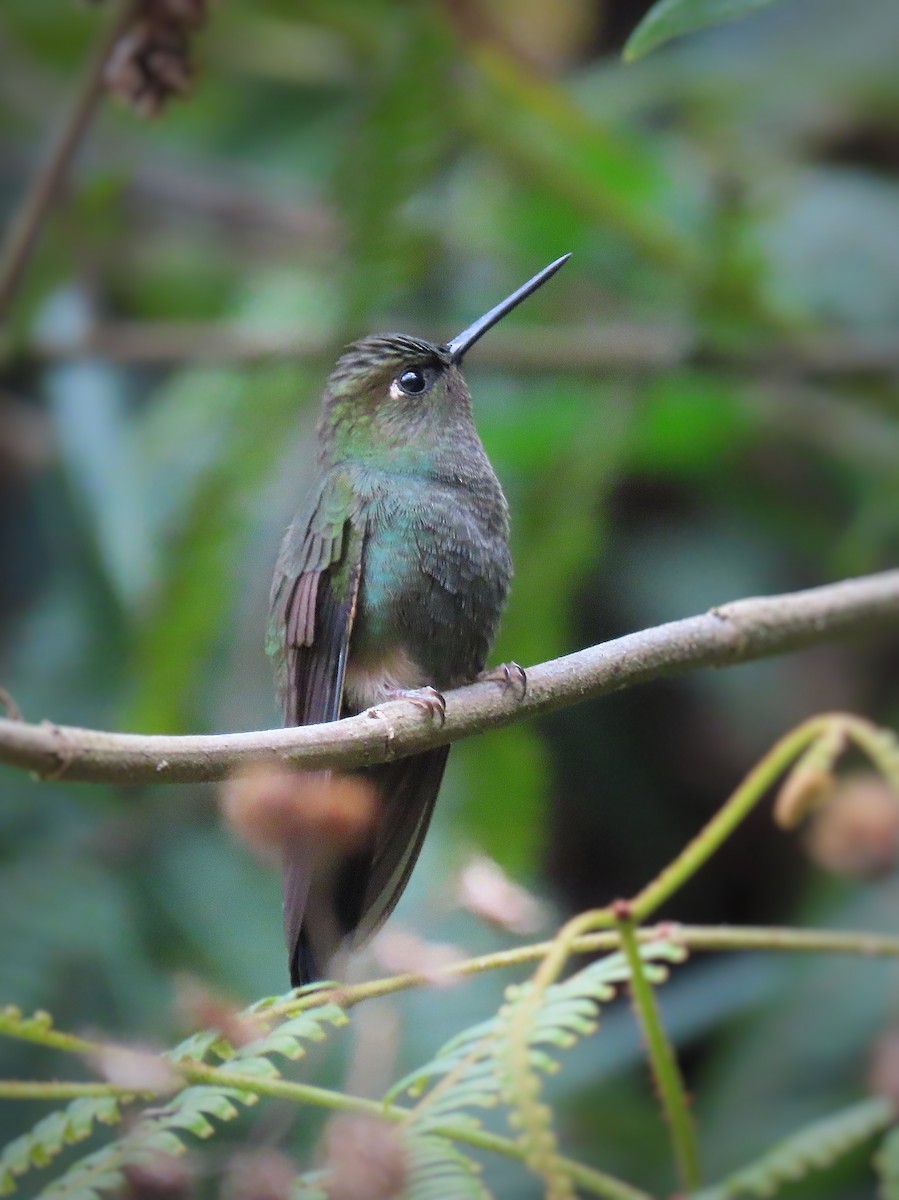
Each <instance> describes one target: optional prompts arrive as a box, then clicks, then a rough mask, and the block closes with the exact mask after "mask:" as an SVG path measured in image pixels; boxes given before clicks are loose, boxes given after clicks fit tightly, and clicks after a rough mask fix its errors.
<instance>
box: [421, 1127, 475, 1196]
mask: <svg viewBox="0 0 899 1200" xmlns="http://www.w3.org/2000/svg"><path fill="white" fill-rule="evenodd" d="M406 1153H407V1163H408V1176H407V1179H406V1187H405V1190H404V1192H403V1200H447V1198H448V1197H450V1196H451V1197H452V1198H453V1200H491V1193H490V1192H489V1191H488V1190H487V1188H486V1187H485V1186H484V1183H483V1180H482V1179H481V1168H480V1165H479V1164H478V1163H476V1162H474V1161H473V1160H472V1159H470V1158H469V1157H468V1156H467V1155H466V1154H463V1153H462V1151H461V1150H460V1149H459V1148H458V1146H456V1145H455V1144H454V1143H453V1142H451V1141H450V1140H449V1138H445V1137H438V1136H436V1135H435V1134H426V1135H418V1136H412V1137H409V1138H408V1139H407V1145H406Z"/></svg>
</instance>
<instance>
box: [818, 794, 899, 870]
mask: <svg viewBox="0 0 899 1200" xmlns="http://www.w3.org/2000/svg"><path fill="white" fill-rule="evenodd" d="M805 846H806V850H807V851H808V854H809V856H810V857H811V858H812V859H813V860H814V861H815V862H816V863H818V865H819V866H821V867H824V868H825V869H826V870H828V871H834V872H836V873H837V874H840V875H852V876H856V877H861V878H872V877H876V876H878V875H883V874H885V873H886V872H888V871H891V870H892V869H893V868H894V867H895V866H896V864H897V862H899V796H896V794H895V793H894V792H893V791H892V789H891V788H890V786H889V784H887V783H886V781H885V780H884V779H882V778H881V776H880V775H876V774H875V773H874V772H873V771H858V772H855V773H853V774H848V775H845V776H843V777H842V778H841V779H839V780H837V781H836V783H835V785H834V787H833V791H832V794H831V796H830V799H829V800H827V802H826V803H825V804H824V805H823V806H822V807H820V808H818V809H817V810H816V812H815V813H814V815H813V817H812V819H811V822H810V823H809V827H808V831H807V833H806V835H805Z"/></svg>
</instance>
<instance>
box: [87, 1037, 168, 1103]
mask: <svg viewBox="0 0 899 1200" xmlns="http://www.w3.org/2000/svg"><path fill="white" fill-rule="evenodd" d="M88 1061H89V1062H90V1064H91V1066H92V1067H93V1068H94V1070H95V1071H96V1072H97V1074H98V1075H100V1076H101V1077H102V1078H103V1079H105V1080H106V1082H107V1083H112V1084H114V1085H115V1086H116V1087H123V1088H130V1089H132V1090H133V1091H135V1092H171V1091H174V1090H175V1089H176V1088H177V1087H179V1086H180V1083H181V1078H180V1076H179V1075H178V1074H177V1072H175V1071H174V1070H173V1068H172V1066H171V1064H170V1063H168V1062H167V1061H166V1060H165V1059H164V1058H162V1057H161V1056H160V1055H159V1054H155V1053H154V1052H153V1051H152V1050H144V1049H142V1048H140V1047H137V1046H103V1047H101V1048H100V1049H98V1050H97V1051H95V1052H94V1053H93V1054H90V1055H89V1056H88Z"/></svg>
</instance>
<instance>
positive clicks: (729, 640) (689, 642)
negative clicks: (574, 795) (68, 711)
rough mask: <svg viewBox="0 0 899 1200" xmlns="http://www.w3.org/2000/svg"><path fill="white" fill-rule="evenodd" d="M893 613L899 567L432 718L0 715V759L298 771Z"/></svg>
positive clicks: (739, 611)
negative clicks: (125, 721) (150, 723)
mask: <svg viewBox="0 0 899 1200" xmlns="http://www.w3.org/2000/svg"><path fill="white" fill-rule="evenodd" d="M891 624H892V625H894V626H899V570H893V571H884V572H882V573H881V574H879V575H868V576H864V577H862V578H859V579H849V580H844V581H843V582H841V583H835V584H829V585H826V586H824V587H818V588H811V589H809V590H808V591H803V592H795V593H791V594H787V595H781V596H768V597H761V598H755V599H748V600H738V601H735V602H733V603H731V604H725V605H723V606H721V607H719V608H713V609H711V610H710V611H709V612H707V613H704V614H702V615H700V616H695V617H687V618H686V619H684V620H681V621H672V622H670V623H668V624H666V625H659V626H656V627H654V628H652V629H645V630H643V631H641V632H639V633H631V634H628V635H626V636H625V637H620V638H616V639H614V640H613V641H610V642H604V643H601V644H600V645H598V646H592V647H590V648H589V649H586V650H580V651H578V652H577V653H575V654H569V655H566V656H565V657H563V658H557V659H553V660H552V661H550V662H545V663H542V664H540V665H539V666H536V667H532V668H530V669H529V670H528V673H527V678H528V686H527V693H526V695H525V696H524V697H520V696H519V695H517V694H514V693H513V690H511V689H506V690H504V689H503V688H501V687H498V686H497V685H496V684H495V683H475V684H471V685H469V686H468V687H464V688H459V689H456V690H454V691H451V692H448V693H447V696H446V720H445V722H444V723H443V724H442V725H439V724H437V723H436V722H435V721H434V720H433V719H432V718H431V717H430V716H429V715H428V714H427V713H425V712H423V711H422V710H421V708H420V707H419V706H417V705H415V704H410V703H408V702H406V701H397V702H395V703H391V704H385V705H383V706H381V707H380V708H378V709H372V710H369V711H368V712H366V713H362V714H360V715H359V716H355V717H348V718H346V719H345V720H343V721H336V722H333V723H331V724H327V725H307V726H303V727H300V728H297V729H271V730H265V731H263V732H253V733H224V734H211V735H188V736H179V737H173V736H165V735H150V736H146V735H141V734H132V733H105V732H100V731H97V730H90V729H78V728H73V727H69V726H60V725H54V724H51V723H49V722H42V723H41V724H38V725H33V724H28V723H26V722H24V721H10V720H4V719H2V718H0V762H6V763H9V764H11V765H13V766H17V767H21V768H23V769H25V770H30V771H33V772H36V773H37V774H38V775H45V776H52V777H53V778H65V779H68V780H72V781H85V782H86V781H92V782H116V783H147V782H151V781H154V780H155V781H157V782H170V783H176V782H177V783H185V782H191V781H210V780H218V779H223V778H225V777H226V776H227V775H228V774H229V773H230V772H231V771H233V770H234V769H235V767H238V766H241V765H245V764H246V763H248V762H252V761H254V760H256V759H259V758H262V757H276V758H279V759H280V760H282V761H283V762H285V763H289V764H292V765H294V766H297V767H302V768H304V769H307V770H319V769H321V768H325V767H343V768H351V767H359V766H365V765H370V764H373V763H378V762H386V761H388V760H390V759H394V758H399V757H402V756H404V755H407V754H413V753H417V752H419V751H421V750H427V749H430V748H432V747H434V746H438V745H441V744H443V743H446V742H455V741H459V740H460V739H461V738H464V737H470V736H471V735H472V734H476V733H480V732H483V731H484V730H487V729H495V728H500V727H502V726H504V725H510V724H512V723H513V722H515V721H520V720H524V719H525V718H527V717H534V716H538V715H540V714H543V713H548V712H552V711H554V710H556V709H560V708H564V707H566V706H568V705H571V704H576V703H578V702H579V701H582V700H588V699H591V698H594V697H597V696H603V695H607V694H608V693H610V692H615V691H620V690H621V689H623V688H625V687H633V686H634V685H635V684H638V683H646V682H648V681H650V680H652V679H658V678H660V677H662V676H667V675H673V674H679V673H682V672H684V671H688V670H693V669H696V668H697V667H713V666H715V667H720V666H728V665H731V664H734V663H741V662H749V661H751V660H753V659H758V658H766V657H770V656H773V655H777V654H783V653H785V652H787V651H791V650H798V649H801V648H802V647H807V646H814V645H821V644H823V643H826V642H832V641H835V640H836V639H838V638H840V637H845V636H848V635H850V634H862V633H867V632H870V631H871V630H873V629H875V628H877V627H878V626H885V625H891Z"/></svg>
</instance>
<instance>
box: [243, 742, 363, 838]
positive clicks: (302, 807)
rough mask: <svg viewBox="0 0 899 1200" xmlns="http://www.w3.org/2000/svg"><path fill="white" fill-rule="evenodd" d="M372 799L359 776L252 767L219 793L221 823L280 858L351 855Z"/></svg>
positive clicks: (269, 766)
mask: <svg viewBox="0 0 899 1200" xmlns="http://www.w3.org/2000/svg"><path fill="white" fill-rule="evenodd" d="M376 807H377V796H376V794H375V790H374V788H373V787H372V785H371V783H370V782H369V781H367V780H366V779H364V778H363V777H362V776H361V775H346V774H339V773H338V772H334V771H317V772H310V771H293V770H289V769H286V768H284V767H280V766H278V765H276V764H273V763H265V762H260V763H256V764H254V765H253V766H251V767H248V768H247V769H246V770H244V771H241V772H239V773H237V774H236V775H234V776H232V778H231V779H230V780H229V781H228V782H227V783H226V784H225V785H224V787H223V788H222V791H221V808H222V813H223V815H224V817H225V820H226V822H227V823H228V825H229V826H230V828H231V830H232V832H233V833H235V834H236V835H237V837H238V838H240V840H241V841H242V842H244V843H245V844H246V845H247V846H249V847H250V849H251V850H255V851H257V852H259V853H262V854H263V855H265V854H268V855H270V856H276V857H280V855H281V854H282V853H283V852H284V851H285V850H289V849H292V848H295V847H296V846H303V845H312V846H315V847H317V848H325V849H326V848H329V847H332V848H335V849H340V850H351V849H353V848H354V847H355V846H357V845H358V844H359V843H360V841H361V840H362V839H363V838H364V837H365V835H366V834H367V833H368V831H369V829H370V828H371V825H372V822H373V821H374V819H375V815H376Z"/></svg>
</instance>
